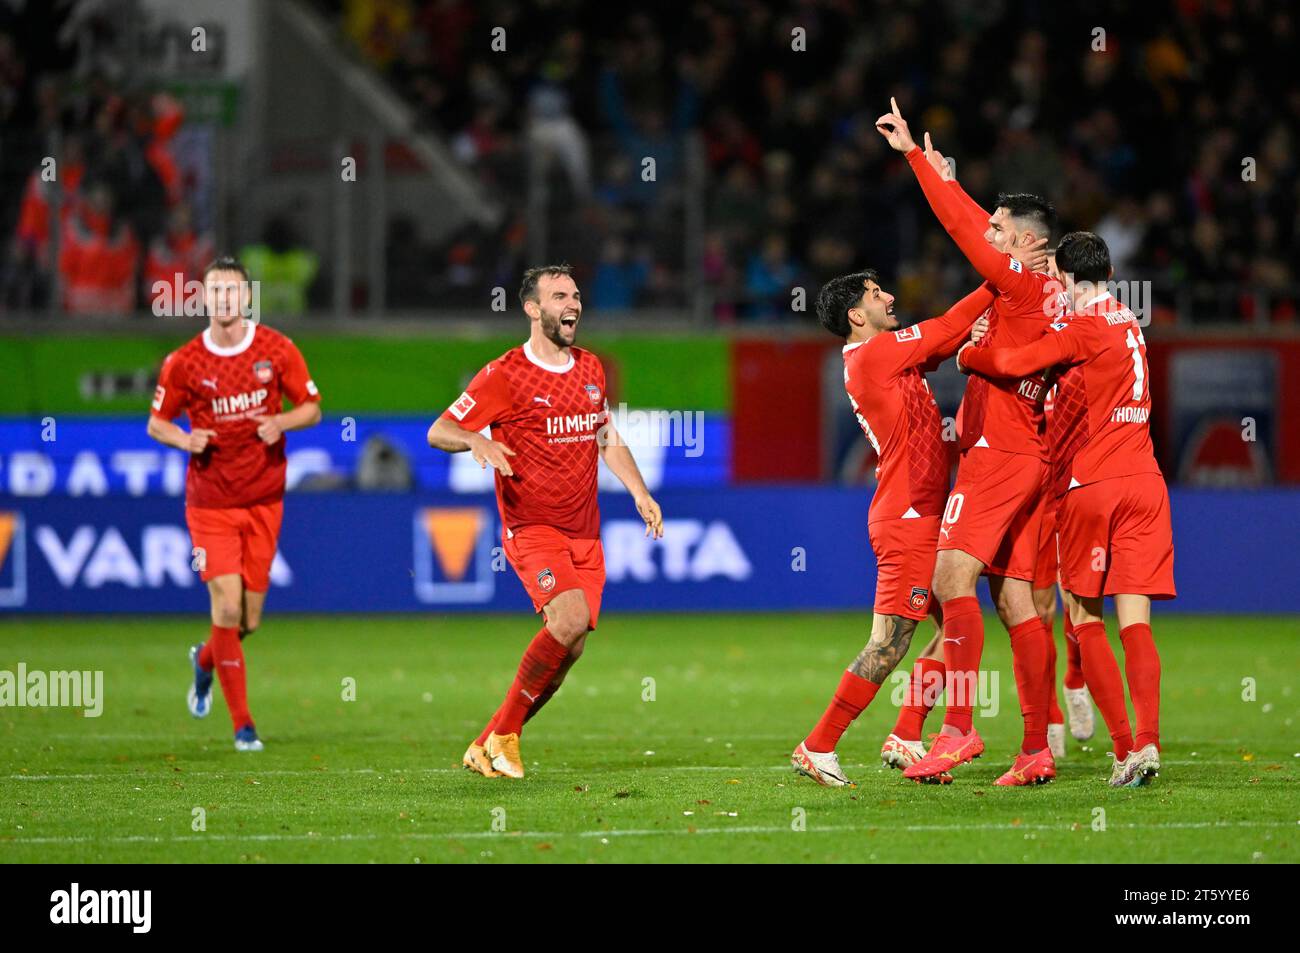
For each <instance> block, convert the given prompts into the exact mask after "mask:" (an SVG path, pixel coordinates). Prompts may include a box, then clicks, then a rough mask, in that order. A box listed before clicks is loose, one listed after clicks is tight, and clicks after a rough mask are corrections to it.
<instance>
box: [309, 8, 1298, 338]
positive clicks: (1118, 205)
mask: <svg viewBox="0 0 1300 953" xmlns="http://www.w3.org/2000/svg"><path fill="white" fill-rule="evenodd" d="M320 5H321V6H322V7H323V8H325V9H327V10H329V11H330V12H332V13H333V14H334V15H336V17H337V22H338V23H339V25H340V29H342V30H343V31H344V32H345V34H346V35H347V36H349V37H350V38H351V41H352V43H353V44H354V45H355V47H356V48H357V49H358V50H360V51H361V53H362V55H364V56H365V57H366V58H367V59H369V61H370V62H371V63H373V64H374V65H375V67H377V68H378V69H379V70H381V71H382V72H383V73H384V74H385V75H386V76H387V77H388V78H389V79H390V80H391V82H392V83H393V84H395V85H396V86H397V87H398V88H399V89H400V90H402V92H403V93H404V95H405V96H406V97H407V98H408V100H409V101H410V102H412V103H413V104H414V105H415V106H416V107H417V109H418V111H419V114H420V116H421V119H422V121H423V122H424V123H425V124H426V125H427V127H428V128H430V129H432V130H434V131H436V132H437V133H439V134H440V135H442V136H444V137H445V138H446V140H447V141H448V143H449V144H450V145H451V147H452V149H453V150H454V153H455V154H456V155H457V156H458V157H459V158H460V160H461V161H462V162H464V163H465V164H466V166H467V167H468V168H469V169H471V170H472V171H473V173H474V174H475V175H476V176H478V178H479V180H480V181H481V182H482V183H483V184H484V185H485V186H486V187H487V188H488V189H489V190H490V191H491V193H492V194H494V195H495V196H497V197H498V199H499V200H500V201H501V202H502V204H503V205H504V206H505V207H506V208H507V209H508V210H509V212H510V214H509V215H508V217H507V220H506V221H505V222H504V224H503V225H502V227H501V228H500V229H499V230H496V231H492V232H489V231H481V230H477V229H467V230H465V231H464V232H461V233H458V234H457V235H455V236H454V237H453V238H452V239H451V240H450V241H448V242H446V243H444V244H443V245H441V246H439V247H437V248H430V249H426V250H424V251H423V252H422V254H428V255H429V256H432V257H433V258H434V260H435V261H436V262H440V263H441V265H442V266H443V267H444V268H445V271H442V272H441V273H440V274H441V277H437V278H432V279H430V281H429V283H426V284H425V285H423V286H421V287H420V289H419V290H420V293H423V294H431V295H433V296H435V297H436V298H437V299H438V300H447V301H451V302H454V301H455V300H456V299H457V297H458V296H459V295H462V294H466V295H468V294H470V293H472V289H475V288H477V287H479V286H480V282H481V280H483V279H484V278H485V277H495V276H498V275H500V276H509V275H511V274H514V273H517V271H518V269H519V267H520V265H521V264H522V258H523V256H524V255H525V254H526V251H527V249H528V248H529V247H530V246H529V230H530V229H537V228H545V229H546V236H545V247H546V249H547V253H548V256H549V257H552V258H562V257H567V258H568V259H569V260H570V261H572V262H574V263H575V265H577V266H578V267H579V269H580V271H581V274H582V278H583V285H584V287H585V288H586V289H587V290H588V297H589V300H591V301H593V302H594V303H595V304H597V305H600V306H602V307H609V308H621V307H628V306H647V305H649V306H653V305H656V304H660V303H668V304H681V303H682V301H683V299H685V298H688V297H689V295H690V294H691V293H692V291H693V290H694V289H696V288H698V287H703V288H705V289H707V292H708V300H709V302H710V304H709V306H710V307H711V308H712V310H713V313H714V314H715V315H716V317H717V318H718V320H720V321H761V320H766V319H775V318H778V317H780V316H788V315H789V312H790V307H791V300H790V291H789V289H790V288H791V286H792V285H802V284H811V285H813V286H815V285H816V284H817V283H818V282H820V281H822V280H824V279H826V278H828V277H830V276H832V275H834V274H836V273H839V272H842V271H844V270H847V269H851V268H855V267H860V266H864V265H871V266H873V267H876V268H878V269H881V270H882V272H883V273H884V274H886V275H890V276H893V280H894V281H895V282H896V283H897V287H898V290H899V291H900V292H901V295H902V301H903V304H904V305H905V306H906V307H907V308H908V309H909V311H913V312H915V313H917V314H924V313H936V312H937V311H938V310H941V309H942V308H943V307H944V306H945V305H946V303H947V302H950V301H951V300H952V298H953V297H954V296H955V295H957V294H959V293H960V292H961V291H962V290H963V289H964V288H965V287H966V286H968V285H969V284H970V280H971V275H970V271H969V269H968V268H966V267H965V266H964V265H963V264H962V262H961V261H960V259H959V258H958V257H957V256H956V255H955V253H954V250H953V249H952V247H951V243H950V242H948V241H947V239H946V237H944V236H943V235H942V234H941V232H940V230H939V229H938V227H937V224H936V223H935V222H934V220H933V217H932V216H931V215H930V213H929V211H928V209H927V208H926V207H925V205H924V201H923V199H922V198H921V196H920V194H919V189H918V188H917V187H916V185H915V183H914V182H913V181H912V177H911V175H910V173H909V172H908V171H907V169H906V167H905V165H904V164H903V163H901V162H900V161H899V159H898V157H897V156H896V155H895V154H893V153H891V152H889V151H888V150H887V148H886V147H885V145H884V143H883V142H882V140H881V139H880V137H879V136H878V134H877V133H876V132H875V130H874V128H873V124H874V120H875V118H876V117H877V116H878V115H879V114H880V113H882V112H884V111H885V110H886V109H887V108H888V103H889V97H890V96H891V95H895V96H897V97H898V100H899V103H900V106H901V107H902V109H903V110H904V112H905V114H906V115H908V116H909V117H910V118H911V122H912V127H913V129H914V130H915V131H917V132H918V133H919V132H920V131H922V130H929V131H930V132H931V133H932V134H933V137H934V140H935V142H936V145H937V146H938V147H939V148H940V149H941V150H943V151H944V152H945V153H948V154H950V155H953V156H954V157H955V158H956V160H957V171H958V177H959V178H960V180H961V181H962V182H963V184H964V185H965V186H966V188H967V190H968V191H969V192H971V194H972V195H974V196H975V197H976V198H977V199H978V200H979V201H981V202H982V203H983V204H985V205H986V206H987V205H989V204H990V203H991V202H992V201H993V199H994V197H995V196H996V194H997V192H998V191H1000V190H1006V191H1036V192H1040V193H1042V194H1044V195H1046V196H1047V197H1048V198H1050V199H1052V200H1053V201H1054V202H1056V204H1057V206H1058V208H1059V211H1060V217H1061V224H1062V227H1063V228H1064V229H1071V228H1088V229H1094V230H1096V231H1098V232H1100V233H1101V234H1102V235H1103V236H1105V238H1106V239H1107V241H1108V242H1109V244H1110V246H1111V248H1112V252H1113V255H1114V258H1115V266H1116V272H1117V278H1124V279H1143V280H1150V281H1152V282H1153V285H1154V288H1155V292H1156V294H1155V297H1156V304H1157V305H1158V306H1159V307H1158V308H1157V314H1156V319H1157V320H1163V319H1168V317H1169V315H1170V313H1171V311H1170V309H1171V308H1172V307H1173V305H1174V303H1175V302H1176V301H1180V302H1181V306H1182V307H1183V309H1184V310H1185V311H1186V310H1190V311H1191V314H1190V317H1191V318H1192V319H1193V320H1197V319H1201V320H1231V319H1234V318H1237V319H1243V320H1244V319H1250V318H1255V317H1258V318H1260V319H1261V320H1266V321H1274V322H1290V321H1293V320H1294V319H1295V312H1296V302H1297V297H1296V288H1295V285H1296V276H1297V266H1298V262H1297V251H1296V249H1297V247H1300V243H1298V242H1297V241H1296V238H1297V235H1296V230H1297V209H1298V204H1297V199H1300V192H1298V191H1297V189H1298V181H1297V175H1296V148H1297V142H1296V135H1297V130H1298V129H1300V81H1298V80H1297V75H1300V74H1297V73H1296V71H1294V69H1293V68H1292V63H1291V60H1292V58H1293V49H1294V47H1295V44H1296V35H1295V16H1294V15H1293V13H1292V12H1291V10H1290V9H1289V8H1288V7H1287V5H1283V4H1274V3H1269V2H1266V0H1237V2H1227V0H1178V2H1147V3H1142V4H1131V5H1129V4H1125V5H1119V4H1106V5H1101V6H1099V5H1097V4H1079V5H1071V4H1056V3H1052V4H1048V3H1035V2H1028V0H1025V2H1012V0H980V2H968V0H948V2H942V0H940V2H935V0H929V2H924V3H922V2H889V3H885V2H853V0H795V2H785V3H769V2H759V0H734V2H723V0H694V2H665V3H658V4H653V5H648V4H647V5H640V6H641V9H639V10H636V11H633V10H630V9H629V8H628V7H626V6H625V5H622V4H600V3H593V2H578V0H530V2H524V0H422V2H421V0H343V2H333V3H330V2H322V3H321V4H320ZM798 31H802V33H799V32H798ZM494 39H495V40H496V41H497V48H495V49H494V46H493V41H494ZM502 44H503V45H504V49H502V48H501V46H502ZM796 46H798V47H800V48H799V49H796V48H794V47H796ZM537 156H544V157H545V164H544V168H545V169H546V170H547V172H546V175H545V176H544V179H543V181H544V183H545V186H546V188H545V192H544V195H545V196H546V200H547V201H546V208H547V209H548V214H547V215H546V216H545V218H544V219H539V218H538V217H537V216H533V215H530V214H529V208H528V203H527V196H529V194H530V191H529V190H530V180H529V175H530V163H529V159H530V157H533V158H535V157H537ZM646 157H653V158H654V159H655V166H656V167H655V169H654V181H653V182H647V181H644V175H643V162H644V159H645V158H646ZM692 202H694V203H695V205H694V206H692ZM693 207H694V208H695V209H698V210H699V212H700V213H702V216H701V217H702V223H701V224H699V225H698V226H696V227H690V215H691V211H692V208H693ZM1178 292H1181V293H1182V295H1183V297H1182V298H1181V299H1178V298H1177V294H1176V293H1178ZM1189 302H1190V305H1191V306H1190V308H1189V307H1188V304H1189ZM1259 308H1264V309H1265V313H1263V314H1257V310H1258V309H1259ZM805 317H808V316H807V315H805Z"/></svg>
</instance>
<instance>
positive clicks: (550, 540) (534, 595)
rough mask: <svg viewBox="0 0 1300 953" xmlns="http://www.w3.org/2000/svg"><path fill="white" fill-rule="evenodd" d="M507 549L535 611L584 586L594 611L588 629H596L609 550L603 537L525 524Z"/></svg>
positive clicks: (507, 554)
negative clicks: (574, 535) (577, 535)
mask: <svg viewBox="0 0 1300 953" xmlns="http://www.w3.org/2000/svg"><path fill="white" fill-rule="evenodd" d="M505 551H506V559H508V560H510V565H511V566H513V567H514V570H515V572H516V573H518V575H519V579H520V581H521V582H522V583H523V584H524V588H525V589H526V590H528V596H529V598H530V599H532V600H533V609H534V611H536V612H541V611H542V607H543V606H544V605H546V604H547V603H548V602H550V601H551V600H552V599H554V598H555V597H556V596H557V595H559V594H560V593H561V592H566V591H568V590H569V589H581V590H582V592H583V594H584V595H585V596H586V597H587V608H588V609H590V610H591V621H590V622H589V623H588V628H589V629H594V628H596V622H597V620H598V619H599V618H600V596H601V593H602V592H603V591H604V589H605V551H604V550H603V549H602V548H601V545H600V540H599V539H572V538H570V537H568V536H565V535H564V534H563V533H561V532H560V531H559V530H556V529H552V528H551V527H549V526H525V527H523V528H522V529H517V530H515V531H514V534H513V535H507V537H506V539H505Z"/></svg>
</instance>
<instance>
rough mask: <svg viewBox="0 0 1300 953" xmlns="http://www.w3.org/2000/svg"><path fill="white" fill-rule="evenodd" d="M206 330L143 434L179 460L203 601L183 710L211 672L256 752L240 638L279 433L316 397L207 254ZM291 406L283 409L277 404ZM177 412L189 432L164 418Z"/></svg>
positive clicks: (242, 289) (315, 403)
mask: <svg viewBox="0 0 1300 953" xmlns="http://www.w3.org/2000/svg"><path fill="white" fill-rule="evenodd" d="M203 295H204V305H205V309H206V312H207V315H208V322H209V323H208V328H207V330H205V331H204V332H203V333H202V334H200V335H198V336H197V337H196V338H194V339H193V340H192V341H190V342H189V343H188V344H185V345H184V346H182V347H180V348H179V349H177V350H175V351H173V352H172V353H171V354H169V355H167V357H166V359H165V360H164V361H163V365H162V371H161V373H160V374H159V377H158V388H157V390H156V391H155V392H154V399H153V407H152V410H153V412H152V414H150V417H149V436H151V437H153V438H154V439H155V440H157V441H158V442H159V443H163V444H166V445H167V446H169V447H176V448H177V449H179V450H184V451H186V452H187V453H189V455H190V462H189V471H188V473H187V474H186V478H185V521H186V523H188V524H189V528H190V537H191V539H192V540H193V542H194V548H195V556H196V568H198V569H199V573H200V576H201V578H202V579H203V581H204V582H206V583H207V584H208V593H209V595H210V597H211V602H212V634H211V637H210V638H209V639H208V641H207V642H204V643H202V644H201V645H196V646H194V647H193V648H191V649H190V658H191V660H192V661H193V664H194V684H193V685H192V686H191V687H190V690H189V698H188V703H189V708H190V713H191V714H192V715H194V717H196V718H203V717H205V716H206V715H207V714H208V711H209V710H210V706H211V699H212V675H213V671H214V670H215V671H216V675H217V678H218V679H220V681H221V692H222V694H223V695H224V696H225V698H226V705H227V707H229V709H230V718H231V721H232V722H233V723H234V727H235V748H236V749H238V750H239V751H261V750H262V742H261V741H260V740H259V739H258V737H257V730H256V728H254V726H253V717H252V715H250V714H249V712H248V693H247V684H246V680H245V679H246V676H245V672H246V666H245V662H244V651H243V647H242V646H241V644H240V643H241V641H242V640H243V639H244V638H245V637H246V636H248V635H250V634H251V633H252V632H253V631H254V630H256V629H257V627H258V625H260V624H261V621H262V609H263V607H264V606H265V604H266V591H267V589H268V588H269V587H270V579H271V563H272V562H273V561H274V559H275V550H276V542H277V539H278V537H279V534H280V521H281V518H282V516H283V513H284V471H285V455H284V447H285V437H284V434H285V432H286V431H289V430H301V429H303V428H304V427H311V426H313V425H315V424H317V423H319V422H320V394H319V393H318V392H317V390H316V385H315V383H313V381H312V379H311V375H310V374H309V373H308V371H307V363H306V361H304V360H303V357H302V354H301V353H300V352H299V351H298V348H296V347H295V346H294V343H293V342H292V341H290V340H289V339H288V338H287V337H285V336H284V335H283V334H280V333H279V332H278V331H273V330H272V329H271V328H268V327H267V326H266V325H264V324H259V323H257V321H255V320H253V321H250V320H247V319H246V318H245V317H244V315H245V314H247V313H249V307H250V303H251V285H250V284H249V281H248V272H247V271H246V270H245V269H244V266H243V265H242V264H240V263H239V261H237V260H236V259H234V258H218V259H217V260H216V261H214V262H212V264H210V265H208V267H207V268H206V269H205V271H204V274H203ZM284 398H288V400H289V401H290V402H291V403H292V404H293V408H292V409H291V410H288V411H282V406H283V399H284ZM182 413H184V414H187V415H188V416H189V420H190V429H189V431H188V432H186V431H184V430H182V429H181V428H180V427H178V426H176V424H174V423H172V421H173V420H174V419H175V418H176V417H178V416H180V415H181V414H182Z"/></svg>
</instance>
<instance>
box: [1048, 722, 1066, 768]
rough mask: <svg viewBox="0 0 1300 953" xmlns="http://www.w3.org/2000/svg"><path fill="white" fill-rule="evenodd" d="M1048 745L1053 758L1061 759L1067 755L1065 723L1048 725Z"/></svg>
mask: <svg viewBox="0 0 1300 953" xmlns="http://www.w3.org/2000/svg"><path fill="white" fill-rule="evenodd" d="M1047 747H1048V748H1049V749H1050V750H1051V752H1052V758H1053V760H1055V761H1060V760H1061V759H1062V758H1064V757H1065V725H1048V726H1047Z"/></svg>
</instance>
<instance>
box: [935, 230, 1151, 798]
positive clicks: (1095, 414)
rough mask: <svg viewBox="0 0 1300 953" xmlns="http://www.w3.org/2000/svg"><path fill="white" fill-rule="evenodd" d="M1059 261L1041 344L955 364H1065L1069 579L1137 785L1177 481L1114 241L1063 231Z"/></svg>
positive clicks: (1121, 779)
mask: <svg viewBox="0 0 1300 953" xmlns="http://www.w3.org/2000/svg"><path fill="white" fill-rule="evenodd" d="M1057 262H1058V267H1059V270H1060V272H1061V274H1062V276H1063V278H1064V281H1065V289H1066V294H1067V296H1068V299H1069V301H1070V310H1071V312H1072V314H1071V316H1070V320H1069V321H1068V322H1058V323H1055V324H1052V325H1051V327H1050V330H1049V331H1048V333H1046V334H1044V335H1043V336H1042V337H1041V338H1040V339H1039V340H1038V341H1035V342H1033V343H1032V344H1028V345H1024V346H1020V347H1009V348H1004V347H987V348H979V349H975V348H969V349H963V352H962V353H961V354H959V355H958V364H959V365H960V366H962V367H964V368H966V369H969V370H970V371H974V372H976V373H979V374H983V375H986V376H989V377H999V378H1012V379H1019V378H1021V377H1023V376H1024V375H1026V374H1033V373H1036V372H1039V371H1042V370H1046V369H1048V368H1051V367H1054V366H1058V365H1060V366H1062V367H1063V368H1065V370H1064V371H1063V373H1062V374H1061V376H1060V378H1059V381H1058V383H1057V397H1056V409H1055V412H1054V415H1053V421H1054V425H1053V428H1052V433H1051V435H1050V439H1051V442H1052V450H1053V452H1052V471H1053V472H1052V483H1053V491H1054V492H1055V493H1057V494H1058V495H1059V496H1060V498H1061V499H1060V503H1059V506H1058V520H1059V526H1058V533H1059V538H1060V561H1061V585H1062V587H1063V588H1064V589H1065V590H1066V591H1067V592H1069V593H1070V594H1071V595H1072V596H1073V600H1074V605H1073V609H1072V615H1073V618H1074V632H1075V635H1076V637H1077V638H1078V640H1079V651H1080V655H1081V656H1082V661H1083V673H1084V677H1085V678H1086V679H1087V682H1088V687H1089V688H1090V689H1091V691H1092V696H1093V698H1094V699H1095V700H1096V702H1097V707H1098V708H1100V709H1101V715H1102V718H1103V719H1104V720H1105V721H1106V727H1107V728H1108V729H1109V730H1110V735H1111V740H1112V741H1113V742H1114V745H1115V751H1114V755H1115V764H1114V769H1113V771H1112V773H1111V780H1110V783H1111V785H1112V786H1114V787H1123V786H1136V785H1140V784H1146V783H1147V782H1148V781H1149V780H1150V779H1151V778H1153V777H1155V776H1156V774H1157V773H1158V772H1159V770H1160V657H1159V655H1158V654H1157V652H1156V645H1155V639H1154V638H1153V637H1152V634H1151V600H1152V599H1172V598H1174V596H1175V589H1174V542H1173V530H1172V526H1171V521H1170V515H1169V491H1168V488H1167V487H1166V486H1165V481H1164V476H1163V475H1162V474H1161V472H1160V466H1159V464H1158V463H1157V462H1156V457H1155V452H1154V451H1153V449H1152V447H1151V432H1150V418H1151V388H1150V386H1149V384H1148V374H1147V360H1146V342H1145V340H1144V339H1143V337H1142V329H1141V327H1140V326H1139V325H1138V323H1137V319H1136V317H1135V316H1134V314H1133V312H1132V311H1130V310H1129V309H1128V308H1126V307H1124V306H1123V305H1122V304H1120V302H1118V301H1117V300H1115V298H1114V297H1112V296H1111V294H1110V293H1109V291H1108V290H1107V289H1106V285H1105V283H1106V282H1107V281H1108V280H1109V279H1110V277H1111V275H1112V270H1111V263H1110V250H1109V249H1108V248H1107V247H1106V243H1105V242H1104V241H1102V240H1101V239H1100V238H1099V237H1098V236H1096V235H1094V234H1092V233H1091V232H1071V233H1070V234H1069V235H1066V236H1065V237H1064V238H1062V239H1061V243H1060V246H1059V247H1058V249H1057ZM1106 596H1113V597H1114V599H1115V612H1116V614H1117V615H1118V616H1119V627H1120V640H1121V641H1122V642H1123V644H1124V667H1125V674H1126V675H1127V679H1128V689H1129V694H1130V695H1131V696H1132V700H1133V712H1134V715H1135V716H1136V720H1137V736H1136V738H1134V737H1133V736H1132V735H1131V734H1130V729H1129V721H1128V709H1127V707H1126V704H1125V700H1124V682H1123V680H1121V678H1120V672H1119V664H1118V663H1117V662H1116V660H1115V653H1114V652H1113V651H1112V650H1111V647H1110V643H1109V641H1107V638H1106V627H1105V625H1104V624H1103V622H1102V604H1103V602H1104V600H1105V597H1106Z"/></svg>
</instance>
